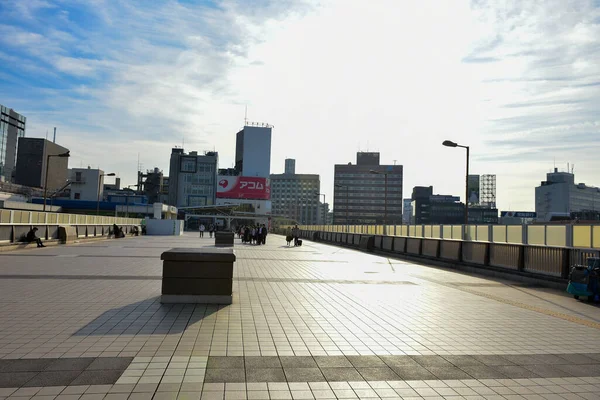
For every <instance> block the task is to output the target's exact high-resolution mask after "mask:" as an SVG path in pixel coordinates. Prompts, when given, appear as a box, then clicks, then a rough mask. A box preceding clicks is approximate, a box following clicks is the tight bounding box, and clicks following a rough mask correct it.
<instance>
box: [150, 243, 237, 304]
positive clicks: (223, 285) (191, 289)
mask: <svg viewBox="0 0 600 400" xmlns="http://www.w3.org/2000/svg"><path fill="white" fill-rule="evenodd" d="M160 259H161V260H163V276H162V296H161V299H160V302H161V303H193V304H199V303H202V304H231V302H232V288H233V263H234V262H235V254H234V253H233V249H216V248H211V247H203V248H194V249H171V250H169V251H165V252H164V253H162V254H161V256H160Z"/></svg>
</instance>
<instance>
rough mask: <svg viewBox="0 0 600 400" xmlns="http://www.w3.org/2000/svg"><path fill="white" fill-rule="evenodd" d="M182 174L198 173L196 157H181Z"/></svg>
mask: <svg viewBox="0 0 600 400" xmlns="http://www.w3.org/2000/svg"><path fill="white" fill-rule="evenodd" d="M181 172H196V157H181Z"/></svg>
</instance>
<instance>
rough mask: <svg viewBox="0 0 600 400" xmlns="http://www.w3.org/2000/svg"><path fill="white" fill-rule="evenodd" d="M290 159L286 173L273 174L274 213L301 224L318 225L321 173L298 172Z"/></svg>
mask: <svg viewBox="0 0 600 400" xmlns="http://www.w3.org/2000/svg"><path fill="white" fill-rule="evenodd" d="M288 161H289V160H286V163H285V167H286V170H285V171H286V172H285V173H283V174H272V175H271V203H272V213H273V215H275V216H278V217H286V218H289V219H294V220H296V221H298V222H299V223H301V224H307V225H316V224H318V223H319V221H320V212H319V204H320V203H319V195H318V193H320V190H321V182H320V179H319V175H314V174H296V173H295V162H294V163H293V164H294V165H293V168H291V169H290V168H288V166H290V163H288ZM292 161H294V160H292ZM288 171H293V172H291V173H290V172H288Z"/></svg>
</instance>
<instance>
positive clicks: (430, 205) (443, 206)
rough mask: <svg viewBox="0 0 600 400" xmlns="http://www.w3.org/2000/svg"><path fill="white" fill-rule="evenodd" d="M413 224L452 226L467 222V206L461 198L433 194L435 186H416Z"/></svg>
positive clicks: (413, 194) (413, 192)
mask: <svg viewBox="0 0 600 400" xmlns="http://www.w3.org/2000/svg"><path fill="white" fill-rule="evenodd" d="M411 200H412V217H411V224H415V225H438V224H439V225H452V224H462V223H464V220H465V205H464V204H463V203H461V202H460V197H458V196H452V195H439V194H433V186H415V187H414V188H413V191H412V196H411Z"/></svg>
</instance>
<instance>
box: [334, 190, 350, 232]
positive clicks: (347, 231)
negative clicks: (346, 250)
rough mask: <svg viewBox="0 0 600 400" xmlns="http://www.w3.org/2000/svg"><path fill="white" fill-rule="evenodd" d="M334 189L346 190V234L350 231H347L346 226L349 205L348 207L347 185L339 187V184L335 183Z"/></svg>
mask: <svg viewBox="0 0 600 400" xmlns="http://www.w3.org/2000/svg"><path fill="white" fill-rule="evenodd" d="M335 187H338V188H346V232H349V231H350V230H349V229H348V226H349V225H348V224H349V221H348V208H349V205H348V185H340V184H339V183H336V184H335Z"/></svg>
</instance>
